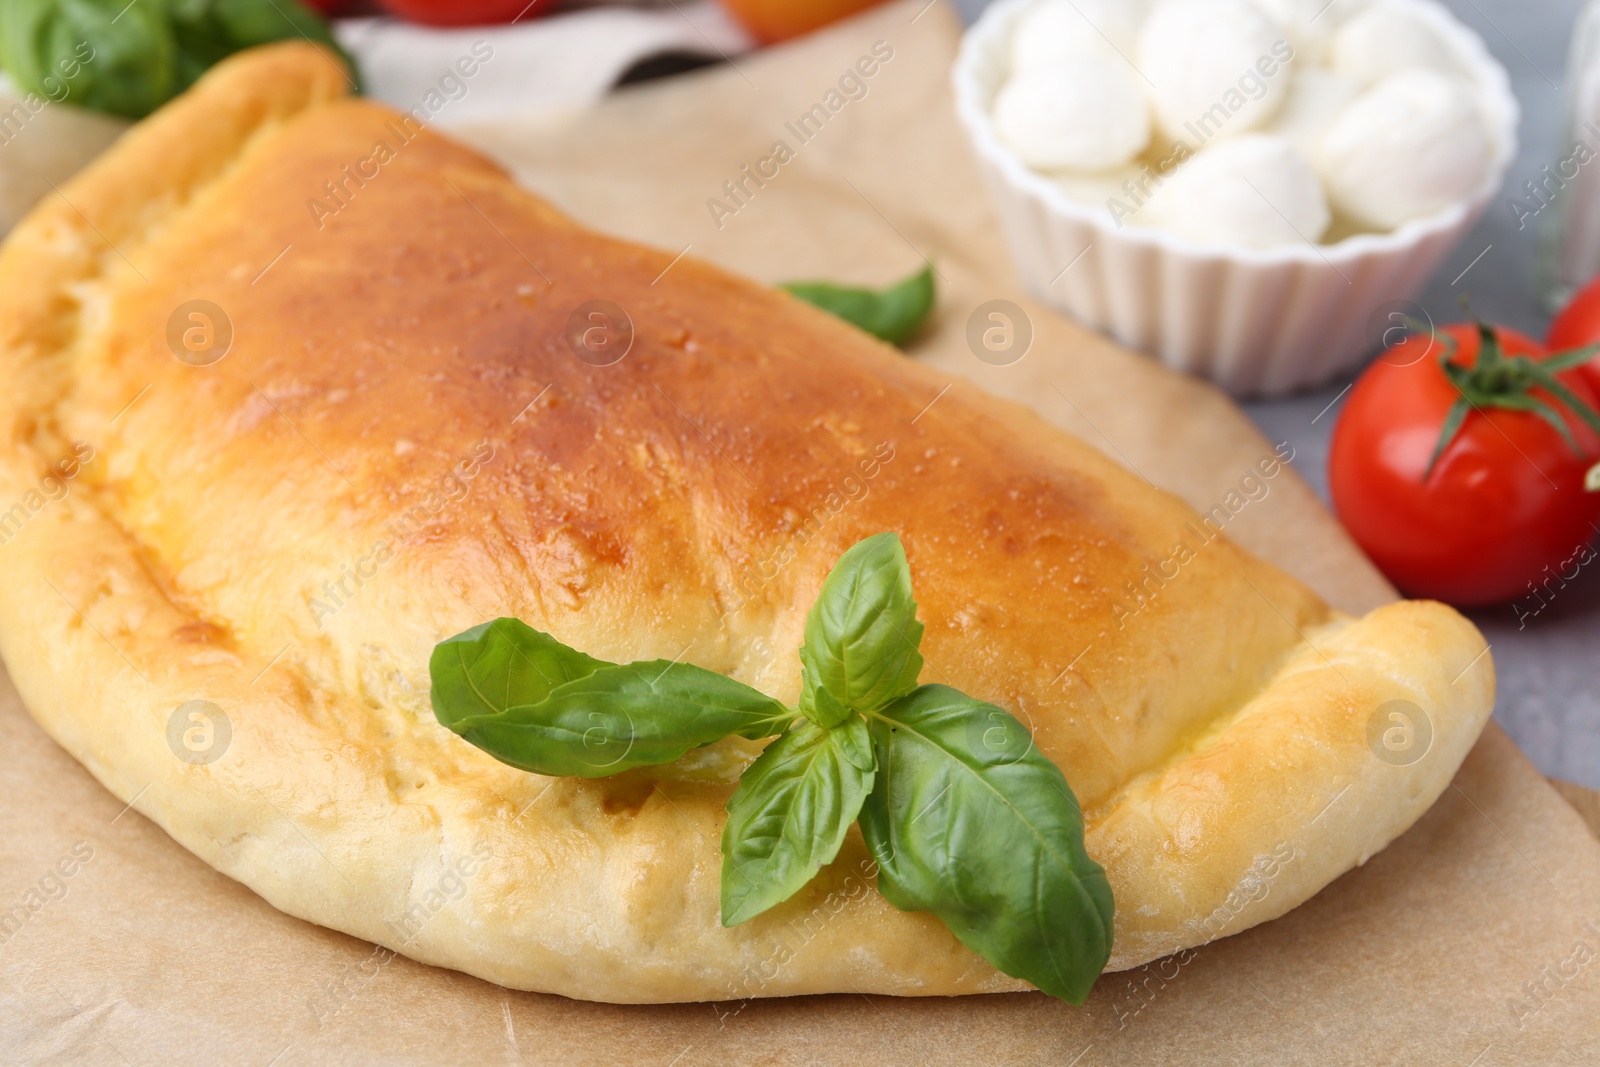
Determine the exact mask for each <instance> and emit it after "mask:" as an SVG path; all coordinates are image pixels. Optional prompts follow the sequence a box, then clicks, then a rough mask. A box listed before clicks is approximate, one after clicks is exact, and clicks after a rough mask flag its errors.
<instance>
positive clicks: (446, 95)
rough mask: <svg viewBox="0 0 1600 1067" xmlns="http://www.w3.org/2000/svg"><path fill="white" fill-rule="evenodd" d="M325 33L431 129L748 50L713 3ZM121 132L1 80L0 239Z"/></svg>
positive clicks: (564, 108)
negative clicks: (672, 56) (675, 58)
mask: <svg viewBox="0 0 1600 1067" xmlns="http://www.w3.org/2000/svg"><path fill="white" fill-rule="evenodd" d="M334 33H335V35H336V36H337V37H338V39H339V42H340V43H341V44H343V45H344V46H345V48H347V49H348V50H349V51H350V54H351V55H353V56H354V57H355V59H356V63H357V64H359V65H360V67H361V71H362V76H363V78H364V80H365V88H366V91H367V93H368V94H369V95H370V96H372V97H373V98H374V99H377V100H381V101H383V102H384V103H386V104H390V105H392V106H394V107H397V108H400V109H401V110H407V111H409V110H411V109H412V108H415V107H420V108H422V113H423V114H425V115H426V116H427V121H428V122H429V123H437V124H438V125H439V127H440V128H441V129H448V128H457V129H463V128H469V127H471V126H473V125H475V124H479V123H493V122H499V121H504V120H506V119H509V118H513V117H515V118H517V119H519V120H521V121H526V122H528V123H529V124H530V128H537V127H538V125H539V123H540V122H542V121H549V122H562V121H569V120H570V119H571V118H572V117H573V116H575V115H578V114H581V113H582V112H583V111H584V110H585V109H587V108H589V107H591V106H593V105H594V104H595V103H596V102H598V101H599V100H600V99H601V97H603V96H605V94H606V93H607V92H608V91H609V90H610V89H611V88H612V87H613V86H614V85H615V84H616V83H617V80H618V79H619V78H621V77H622V75H623V73H624V72H626V71H627V70H628V68H629V67H631V66H633V65H634V64H635V63H637V62H638V61H640V60H641V59H646V58H648V57H650V56H655V55H661V54H663V53H668V52H688V53H693V54H699V55H705V56H708V57H711V58H721V57H723V56H733V55H737V54H739V53H741V52H745V51H748V50H749V49H750V48H751V47H752V42H751V39H750V37H749V36H748V35H747V34H746V33H745V32H744V31H743V30H742V29H740V28H739V27H738V26H737V25H736V24H735V23H734V22H733V21H732V20H731V19H730V18H729V17H728V16H727V15H726V14H724V13H723V11H722V9H721V8H720V7H718V6H716V4H715V3H713V2H712V0H668V3H667V5H666V6H661V7H655V6H652V7H637V6H635V7H593V8H586V9H582V10H578V11H572V12H565V13H562V14H558V15H552V16H548V17H542V18H534V19H528V20H526V21H524V22H519V23H516V24H514V25H510V26H473V27H467V28H464V29H451V30H438V29H430V28H428V27H425V26H416V25H412V24H410V23H404V22H398V21H396V20H394V19H388V18H366V19H345V20H340V21H337V22H335V23H334ZM458 63H459V64H461V65H460V66H458ZM467 69H470V70H471V71H472V74H471V75H470V76H469V75H466V74H464V73H463V71H464V70H467ZM34 103H36V104H38V103H40V101H39V100H35V101H34ZM127 126H128V123H127V122H125V121H124V120H122V119H117V118H113V117H111V116H108V115H100V114H96V113H92V112H87V111H83V110H81V109H79V108H75V107H73V106H72V104H71V97H70V96H69V97H68V98H67V99H66V100H65V101H63V102H61V103H54V102H50V101H43V102H42V106H38V107H30V105H29V103H28V102H27V100H26V99H25V97H24V96H23V94H21V93H19V92H17V90H16V87H15V86H13V85H12V84H11V82H10V81H9V80H8V79H7V78H6V77H5V76H4V75H3V74H0V234H4V233H6V232H7V231H9V230H10V229H11V227H12V226H13V225H15V224H16V222H17V220H18V219H20V218H21V217H22V216H23V215H24V214H26V213H27V211H28V209H29V208H31V207H32V206H33V205H34V204H36V203H38V201H39V199H40V198H41V197H43V196H44V195H45V194H46V193H48V192H50V190H51V186H52V185H60V184H62V183H63V182H65V181H66V180H67V179H68V178H70V177H71V176H72V175H73V174H75V173H77V171H78V170H79V169H80V168H81V167H83V166H84V165H85V164H86V163H88V162H89V161H90V160H91V159H93V158H94V157H95V156H96V155H98V154H99V153H100V152H101V151H102V150H103V149H104V148H105V147H106V146H107V145H109V144H110V143H111V142H112V141H113V140H115V139H116V137H117V136H119V135H120V134H121V133H122V131H123V130H124V129H126V128H127Z"/></svg>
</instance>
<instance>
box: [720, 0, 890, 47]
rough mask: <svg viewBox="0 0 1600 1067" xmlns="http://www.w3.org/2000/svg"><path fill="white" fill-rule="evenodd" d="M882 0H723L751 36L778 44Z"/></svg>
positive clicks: (729, 11) (723, 3)
mask: <svg viewBox="0 0 1600 1067" xmlns="http://www.w3.org/2000/svg"><path fill="white" fill-rule="evenodd" d="M882 2H883V0H720V3H721V4H722V6H723V7H725V8H727V9H728V13H729V14H731V15H732V16H733V17H734V18H736V19H738V20H739V22H740V23H742V24H743V25H744V28H745V29H747V30H749V31H750V34H751V36H753V37H754V38H755V39H756V40H758V41H760V42H761V43H762V44H775V43H777V42H778V41H786V40H788V39H789V38H791V37H799V36H800V35H801V34H803V33H810V32H811V31H812V30H816V29H821V28H822V27H823V26H826V25H828V23H830V22H838V21H839V20H840V19H842V18H846V17H848V16H850V15H854V14H855V13H856V12H858V11H865V10H866V9H867V8H869V7H875V6H876V5H878V4H880V3H882Z"/></svg>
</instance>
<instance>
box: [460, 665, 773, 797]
mask: <svg viewBox="0 0 1600 1067" xmlns="http://www.w3.org/2000/svg"><path fill="white" fill-rule="evenodd" d="M794 718H795V713H794V712H792V711H790V710H789V709H788V708H785V707H784V706H783V704H781V703H780V702H778V701H776V700H773V699H772V698H771V697H769V696H766V695H765V694H763V693H761V692H759V691H757V690H755V689H752V688H750V687H749V686H747V685H745V684H744V683H743V682H736V681H734V680H733V679H732V678H728V677H725V676H723V675H720V674H717V673H716V672H715V671H708V670H705V669H703V668H701V667H694V666H690V665H688V664H683V663H672V662H669V661H667V660H648V661H643V662H639V663H628V664H624V665H621V666H604V667H601V668H599V669H598V670H596V671H594V672H593V673H591V674H589V675H587V676H586V677H582V678H578V679H576V680H575V681H571V682H567V683H566V684H564V685H560V686H557V687H556V688H554V689H552V690H550V691H549V693H548V695H545V696H544V697H543V699H542V700H540V701H538V702H537V703H528V704H522V705H516V706H512V707H508V708H506V709H505V710H504V711H502V712H499V713H496V714H488V715H474V716H471V717H469V718H463V719H458V720H455V721H453V722H447V723H446V724H445V725H447V726H449V727H450V728H451V729H452V730H454V731H455V732H456V733H458V734H460V735H461V736H462V737H463V738H464V739H466V740H467V741H469V742H471V743H472V744H474V745H476V746H477V747H478V748H481V749H483V750H484V751H485V752H487V753H489V755H491V756H493V757H494V758H495V759H497V760H499V761H500V762H502V763H507V764H510V765H511V766H513V767H519V768H521V769H522V770H525V771H532V772H533V773H535V774H548V775H557V776H572V777H578V778H601V777H604V776H606V775H611V774H617V773H619V772H621V771H626V770H631V769H633V768H634V767H645V766H650V765H653V764H658V763H671V762H672V761H673V760H675V759H678V758H680V757H681V756H682V755H683V754H684V753H685V752H688V751H689V750H690V749H692V748H699V747H700V746H701V745H709V744H711V743H712V742H714V741H720V740H722V739H723V738H724V737H728V736H730V735H732V734H738V735H739V736H740V737H748V738H752V739H755V738H762V737H771V736H772V735H773V734H776V733H779V732H780V731H781V730H782V729H783V728H784V727H785V726H786V725H788V723H789V722H791V721H792V720H793V719H794ZM441 721H443V720H441Z"/></svg>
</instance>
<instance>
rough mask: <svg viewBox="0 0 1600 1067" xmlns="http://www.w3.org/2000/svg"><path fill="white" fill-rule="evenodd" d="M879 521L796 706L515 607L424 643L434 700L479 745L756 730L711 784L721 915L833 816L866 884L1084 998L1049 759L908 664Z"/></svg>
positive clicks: (1071, 863)
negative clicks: (852, 841)
mask: <svg viewBox="0 0 1600 1067" xmlns="http://www.w3.org/2000/svg"><path fill="white" fill-rule="evenodd" d="M916 612H917V605H916V601H915V599H914V598H913V596H912V589H911V570H910V566H909V564H908V563H907V561H906V555H905V550H904V548H903V547H902V546H901V544H900V539H899V537H898V536H897V535H895V534H893V533H882V534H878V535H876V536H874V537H869V538H867V539H866V540H864V541H862V542H860V543H859V544H857V545H855V546H854V547H852V548H851V549H850V550H849V551H847V552H845V553H844V555H843V556H841V557H840V558H839V561H838V563H837V564H835V566H834V568H833V570H832V572H831V573H830V574H829V575H828V577H827V579H826V580H825V581H824V582H823V584H822V589H821V591H820V593H819V594H818V596H817V600H816V602H815V603H814V604H813V605H812V607H811V612H810V614H809V615H808V616H807V618H806V626H805V643H804V645H803V646H802V648H801V650H800V661H801V678H802V686H801V697H800V706H799V708H798V709H789V708H787V707H785V706H784V705H783V704H782V703H780V702H779V701H776V700H773V699H772V698H770V697H767V696H765V695H763V694H762V693H760V692H758V691H756V690H755V689H752V688H750V687H749V686H746V685H744V684H743V683H740V682H736V681H734V680H732V679H730V678H727V677H724V676H723V675H720V674H716V673H713V672H711V671H707V670H703V669H701V668H699V667H694V666H690V665H687V664H675V663H668V662H665V661H660V660H655V661H647V662H641V663H630V664H625V665H624V664H615V663H607V662H605V661H603V660H598V659H595V658H593V657H591V656H586V655H584V654H583V653H581V652H578V651H576V650H574V649H571V648H568V647H567V646H565V645H563V644H561V643H560V642H559V641H557V640H556V639H555V638H553V637H551V636H549V635H548V634H544V633H540V632H539V631H537V630H534V629H532V628H531V627H529V626H526V625H524V624H523V623H521V622H518V621H517V620H515V619H497V620H496V621H494V622H491V623H486V624H484V625H482V626H478V627H474V628H473V629H471V630H468V631H466V632H465V633H463V634H460V635H458V636H456V637H452V638H450V639H449V640H447V641H443V642H441V643H440V644H439V645H438V646H436V647H435V649H434V653H433V658H432V660H431V662H430V665H429V666H430V671H431V673H432V676H433V706H434V713H435V715H436V716H437V717H438V719H439V722H440V723H442V724H443V725H445V726H447V727H449V728H450V729H451V730H454V731H455V732H456V733H458V734H460V735H461V736H462V737H463V738H465V739H466V740H467V741H470V742H471V743H472V744H474V745H477V746H478V747H479V748H481V749H483V750H484V751H486V752H488V753H489V754H490V755H492V756H494V757H495V758H496V759H499V760H501V761H502V762H505V763H508V764H510V765H512V766H514V767H520V768H522V769H524V770H529V771H533V772H535V773H538V774H548V775H576V776H581V777H598V776H603V775H608V774H615V773H617V772H619V771H623V770H627V769H630V768H633V767H640V766H646V765H649V764H656V763H666V762H670V761H672V760H675V759H678V758H679V757H681V756H682V755H683V754H684V753H685V752H687V751H689V750H690V749H692V748H695V747H698V746H701V745H707V744H711V743H712V742H715V741H719V740H721V739H722V738H724V737H728V736H730V735H735V734H736V735H738V736H741V737H746V738H763V737H773V736H776V738H777V739H776V740H774V741H773V742H772V743H770V744H769V745H768V746H767V747H766V749H765V750H764V751H763V752H762V754H761V756H760V757H759V758H757V759H756V761H755V762H754V763H752V764H751V765H750V766H749V767H748V768H747V769H746V770H745V772H744V774H743V775H742V776H741V777H740V779H739V784H738V787H737V788H736V789H735V790H734V792H733V796H732V797H731V798H730V799H729V801H728V821H727V823H726V824H725V826H724V828H723V834H722V854H723V864H722V922H723V924H724V925H725V926H733V925H736V924H738V923H742V922H744V921H746V920H748V919H751V918H754V917H755V916H757V915H760V914H761V913H763V912H765V911H767V910H768V909H770V908H772V907H774V906H775V905H777V904H780V903H782V902H783V901H785V900H788V899H789V898H790V897H791V896H793V895H794V894H795V893H797V892H799V891H800V890H801V889H802V888H804V887H805V885H806V883H808V882H809V881H810V880H811V879H812V878H813V877H814V876H815V875H816V873H817V872H818V871H819V870H820V869H821V868H822V867H823V866H825V865H826V864H828V863H831V862H832V861H833V860H834V858H835V857H836V856H837V855H838V853H839V848H840V846H841V845H842V844H843V843H844V839H845V836H846V834H847V833H848V832H849V830H850V826H851V824H852V823H855V822H857V821H858V820H859V822H860V825H861V833H862V838H863V840H864V841H865V842H866V845H867V848H868V850H869V851H870V852H871V853H872V856H873V859H874V860H875V861H876V862H877V864H878V888H879V890H880V891H881V892H882V893H883V895H884V896H885V897H886V898H887V899H888V900H889V902H890V903H891V904H893V905H895V906H896V907H898V908H901V909H903V910H907V911H926V912H931V913H932V914H934V915H936V916H938V917H939V918H940V919H941V920H942V921H943V922H944V923H945V925H946V926H948V927H949V928H950V930H951V932H952V933H954V934H955V935H956V937H957V938H959V939H960V940H961V942H962V943H963V944H965V945H966V946H967V947H968V948H971V949H972V950H973V951H975V952H977V953H979V954H980V955H982V956H983V957H984V958H985V959H987V960H988V961H989V962H990V963H992V964H994V966H995V967H997V968H999V969H1000V970H1001V971H1004V972H1005V973H1006V974H1009V975H1012V976H1013V977H1016V978H1021V979H1024V980H1025V981H1028V982H1031V983H1033V984H1034V985H1035V986H1037V987H1038V988H1039V989H1041V990H1043V991H1044V992H1046V993H1048V994H1050V995H1051V996H1055V997H1059V998H1061V999H1063V1000H1067V1001H1070V1002H1072V1003H1074V1004H1081V1003H1083V1001H1084V999H1085V998H1086V997H1087V996H1088V995H1089V990H1090V989H1091V988H1092V987H1093V986H1094V982H1095V979H1096V978H1098V977H1099V975H1100V972H1101V971H1102V970H1104V969H1105V965H1106V962H1107V961H1108V960H1109V959H1110V956H1111V936H1112V926H1111V916H1112V898H1111V888H1110V885H1109V884H1108V883H1107V881H1106V877H1105V872H1104V870H1102V869H1101V867H1100V866H1099V865H1098V864H1096V863H1095V862H1094V861H1093V860H1092V859H1090V858H1089V856H1088V854H1087V852H1085V850H1084V847H1083V817H1082V813H1081V812H1080V811H1079V810H1078V804H1077V801H1076V800H1075V799H1074V797H1073V795H1072V790H1071V788H1070V787H1069V786H1068V785H1067V781H1066V778H1065V777H1063V776H1062V774H1061V771H1060V769H1059V768H1057V767H1056V765H1055V764H1054V763H1052V762H1050V760H1049V759H1047V758H1046V757H1045V756H1044V754H1043V753H1041V752H1040V751H1039V750H1038V748H1037V747H1036V746H1035V745H1034V743H1033V738H1032V736H1031V735H1030V733H1029V732H1028V729H1027V727H1025V726H1024V725H1023V724H1022V723H1020V722H1018V721H1017V720H1016V719H1015V718H1014V717H1013V716H1012V715H1010V714H1009V713H1008V712H1006V711H1005V710H1004V709H1002V708H999V707H997V706H995V705H993V704H989V703H985V702H984V701H981V700H975V699H973V698H972V697H968V696H965V695H964V694H962V693H960V692H958V691H956V690H955V689H952V688H950V687H949V686H944V685H920V686H919V685H918V684H917V676H918V674H919V673H920V672H921V670H922V663H923V661H922V655H921V652H920V651H919V645H920V643H921V640H922V632H923V630H922V624H921V623H919V622H918V621H917V618H916Z"/></svg>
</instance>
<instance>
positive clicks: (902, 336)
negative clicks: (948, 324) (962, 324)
mask: <svg viewBox="0 0 1600 1067" xmlns="http://www.w3.org/2000/svg"><path fill="white" fill-rule="evenodd" d="M779 288H781V289H786V290H788V291H789V292H790V293H793V294H794V295H795V296H797V297H799V298H800V299H801V300H804V301H805V302H806V303H808V304H815V305H816V306H817V307H819V308H821V309H822V310H823V311H826V312H828V313H830V314H832V315H836V316H838V317H839V318H841V319H843V320H845V321H846V322H848V323H851V324H853V325H856V326H859V327H861V328H862V329H863V330H865V331H867V332H868V333H870V334H872V336H874V337H876V338H878V339H879V340H883V341H888V342H889V343H890V344H892V345H898V344H902V343H903V342H905V341H906V340H907V339H908V338H909V337H910V336H911V335H912V334H914V333H916V332H917V327H918V326H921V325H922V323H923V320H925V319H926V318H927V317H928V312H929V311H931V310H933V298H934V286H933V267H932V265H931V264H930V265H928V266H925V267H923V268H922V269H921V270H920V271H918V272H917V273H915V274H913V275H911V276H910V277H909V278H906V279H904V280H903V281H900V282H898V283H896V284H895V285H892V286H890V287H889V288H887V289H884V290H881V291H880V290H876V289H858V288H853V287H850V286H844V285H834V284H832V283H830V282H789V283H787V284H785V285H782V286H779Z"/></svg>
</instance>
